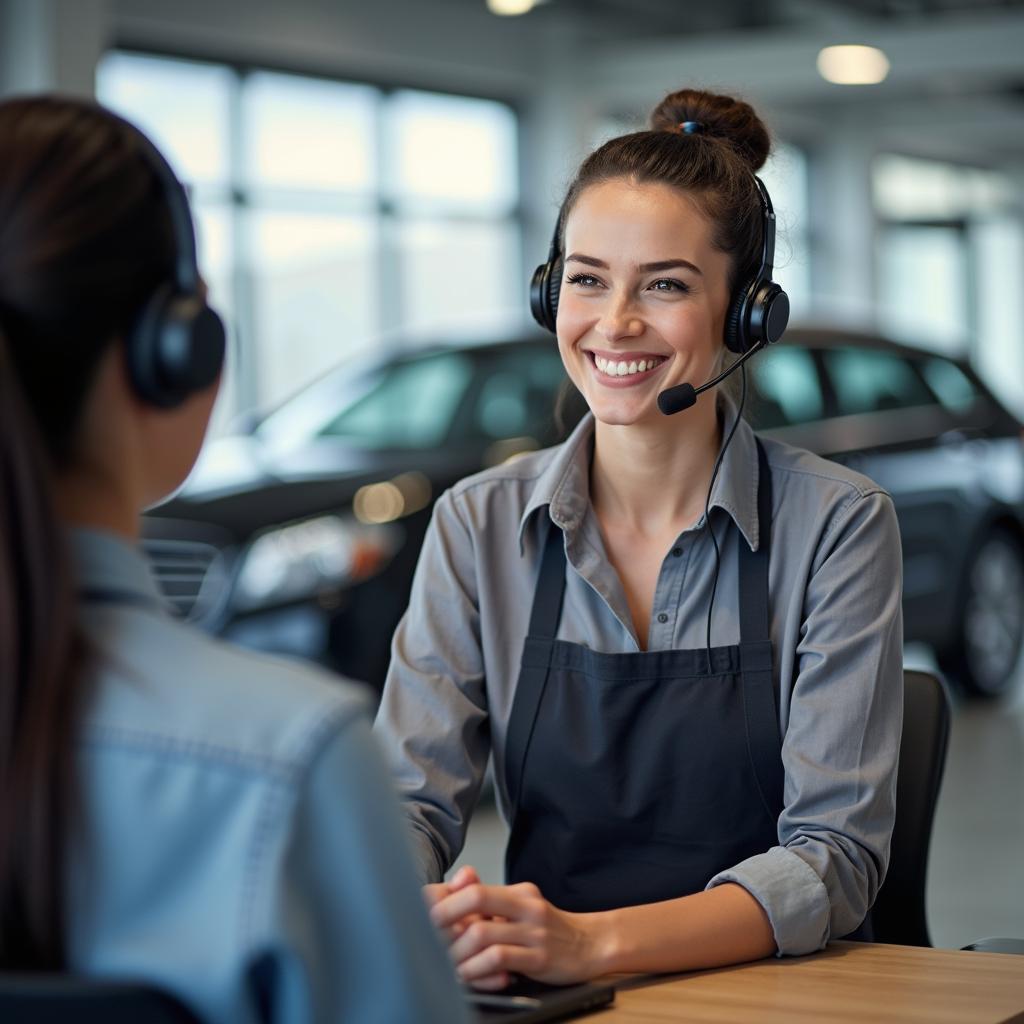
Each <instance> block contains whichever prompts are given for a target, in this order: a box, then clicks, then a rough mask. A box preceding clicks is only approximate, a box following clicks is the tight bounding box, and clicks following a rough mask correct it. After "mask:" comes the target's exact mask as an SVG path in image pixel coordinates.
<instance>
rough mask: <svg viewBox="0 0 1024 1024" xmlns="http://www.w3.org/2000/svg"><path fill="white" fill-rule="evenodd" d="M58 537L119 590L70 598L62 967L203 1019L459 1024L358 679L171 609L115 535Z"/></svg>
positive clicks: (459, 1008) (103, 585) (461, 1016)
mask: <svg viewBox="0 0 1024 1024" xmlns="http://www.w3.org/2000/svg"><path fill="white" fill-rule="evenodd" d="M72 543H73V551H74V555H75V558H76V563H77V571H78V583H79V586H80V587H81V588H82V590H83V593H85V594H88V592H89V591H94V590H99V591H105V592H113V593H116V594H117V595H119V598H118V600H116V601H114V602H110V601H96V600H90V599H89V598H88V597H85V598H84V599H83V603H82V606H81V623H82V626H83V628H84V631H85V634H86V636H87V638H88V640H89V642H90V643H91V645H92V648H93V658H94V661H93V663H92V665H91V669H90V677H91V679H92V680H93V685H92V691H91V694H90V698H89V702H88V706H87V709H86V712H85V720H84V724H83V728H82V730H81V739H80V752H79V761H78V766H79V770H78V776H77V783H78V786H79V799H80V809H81V813H80V820H79V823H78V825H77V827H76V828H75V829H74V831H73V832H72V835H71V837H70V850H69V854H70V857H69V860H70V864H69V880H68V885H69V888H68V918H69V951H68V956H69V963H70V966H71V968H72V969H73V970H75V971H79V972H83V973H86V974H92V975H106V976H111V975H115V976H118V977H135V978H141V979H146V980H148V981H151V982H153V983H155V984H157V985H159V986H161V987H163V988H164V989H166V990H168V991H170V992H172V993H174V994H175V995H177V996H178V997H179V998H180V999H182V1000H183V1001H184V1002H185V1003H186V1004H187V1005H189V1006H190V1007H191V1008H192V1010H193V1011H194V1012H195V1013H196V1014H197V1015H198V1016H199V1017H200V1019H202V1020H204V1021H208V1022H211V1024H213V1022H218V1024H219V1022H225V1024H248V1022H255V1021H274V1022H277V1021H281V1022H296V1024H298V1022H307V1021H309V1022H313V1021H316V1022H323V1024H327V1022H331V1024H341V1022H358V1024H372V1022H381V1024H383V1022H394V1024H399V1022H403V1024H404V1022H420V1021H438V1022H442V1021H443V1022H445V1024H450V1022H460V1021H465V1020H466V1019H467V1017H466V1011H465V1009H464V1007H463V1001H462V999H461V996H460V994H459V990H458V986H457V984H456V982H455V979H454V974H453V971H452V967H451V965H450V963H449V960H448V957H447V955H446V953H445V951H444V949H443V948H442V945H441V943H440V941H439V938H438V936H437V935H436V934H435V930H434V928H433V927H432V925H431V924H430V922H429V920H428V918H427V914H426V909H425V906H424V902H423V897H422V895H421V893H420V890H419V887H418V885H417V881H416V879H415V877H414V871H413V865H412V859H411V855H410V851H409V849H408V847H407V841H406V838H405V836H404V835H403V834H402V829H401V826H400V824H399V815H398V808H397V802H396V800H395V797H394V796H393V794H392V791H391V788H390V786H389V783H388V779H387V775H386V769H385V768H384V765H383V763H382V760H381V758H380V756H379V754H378V752H377V750H376V748H375V746H374V743H373V741H372V737H371V735H370V727H369V718H368V713H367V708H366V707H365V705H364V702H363V700H362V699H361V696H360V694H359V693H358V692H357V690H356V688H355V687H354V686H352V685H351V684H350V683H347V682H345V681H343V680H340V679H338V678H335V677H332V676H330V675H328V674H326V673H322V672H320V671H318V670H315V669H313V668H312V667H307V666H305V665H301V664H298V663H293V662H289V661H285V660H278V659H273V658H269V657H266V656H264V655H256V654H251V653H247V652H244V651H241V650H238V649H235V648H233V647H230V646H227V645H225V644H222V643H219V642H217V641H215V640H213V639H211V638H209V637H207V636H205V635H203V634H201V633H199V632H198V631H195V630H193V629H191V628H189V627H188V626H186V625H184V624H182V623H180V622H178V621H176V620H175V619H174V618H173V617H172V616H171V615H170V614H169V612H168V611H167V610H166V609H165V608H164V606H163V603H162V600H161V597H160V594H159V591H158V590H157V588H156V585H155V583H154V581H153V579H152V578H151V575H150V573H149V570H148V567H147V564H146V562H145V561H144V559H143V557H142V555H141V554H140V553H139V551H137V550H136V549H135V548H133V547H132V546H130V545H129V544H127V543H125V542H124V541H122V540H119V539H118V538H116V537H114V536H112V535H109V534H101V533H94V532H88V531H75V533H74V534H73V537H72ZM122 598H123V600H122Z"/></svg>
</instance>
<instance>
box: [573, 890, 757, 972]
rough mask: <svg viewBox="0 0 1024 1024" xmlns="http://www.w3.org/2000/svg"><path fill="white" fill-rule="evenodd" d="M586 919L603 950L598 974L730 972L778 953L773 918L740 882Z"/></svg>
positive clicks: (599, 953) (587, 916)
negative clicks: (733, 967) (736, 966)
mask: <svg viewBox="0 0 1024 1024" xmlns="http://www.w3.org/2000/svg"><path fill="white" fill-rule="evenodd" d="M582 916H584V917H585V918H587V922H586V928H587V930H588V931H591V934H592V936H593V938H594V946H595V948H596V949H597V950H598V953H597V963H596V964H595V967H596V968H597V971H595V973H600V974H614V973H619V972H640V973H661V972H670V971H691V970H698V969H701V968H709V967H724V966H726V965H727V964H736V963H743V962H745V961H748V960H760V959H762V958H764V957H766V956H771V955H772V954H773V953H774V952H775V949H776V946H775V937H774V935H773V934H772V929H771V925H770V924H769V923H768V916H767V915H766V914H765V912H764V910H763V909H762V908H761V905H760V904H759V903H758V902H757V900H755V899H754V897H753V896H751V895H750V893H748V892H747V890H746V889H744V888H743V887H742V886H740V885H736V884H734V883H726V884H725V885H719V886H716V887H715V888H714V889H709V890H707V891H705V892H699V893H694V894H693V895H692V896H683V897H681V898H679V899H675V900H666V901H664V902H662V903H650V904H647V905H645V906H639V907H624V908H622V909H620V910H609V911H604V912H602V913H597V914H587V915H582Z"/></svg>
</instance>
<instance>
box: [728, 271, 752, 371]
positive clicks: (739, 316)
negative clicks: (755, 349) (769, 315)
mask: <svg viewBox="0 0 1024 1024" xmlns="http://www.w3.org/2000/svg"><path fill="white" fill-rule="evenodd" d="M749 300H750V284H749V283H748V284H747V285H745V286H744V287H743V289H742V290H741V291H739V292H737V293H736V298H735V299H734V300H733V303H732V306H730V307H729V314H728V316H726V318H725V347H726V348H727V349H728V350H729V351H730V352H736V353H737V354H738V355H742V354H743V353H744V352H746V350H747V348H748V347H749V339H748V338H747V336H746V335H747V332H746V330H745V329H744V322H743V321H744V318H745V314H746V311H747V308H748V306H749Z"/></svg>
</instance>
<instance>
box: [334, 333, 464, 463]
mask: <svg viewBox="0 0 1024 1024" xmlns="http://www.w3.org/2000/svg"><path fill="white" fill-rule="evenodd" d="M472 376H473V366H472V362H471V360H470V358H469V357H468V356H466V355H464V354H462V353H459V352H445V353H442V354H440V355H429V356H422V357H420V358H419V359H410V360H407V361H404V362H398V363H393V364H392V365H391V366H390V367H389V368H388V370H387V372H386V373H385V374H384V375H383V376H382V378H381V380H380V382H379V383H378V384H377V386H376V387H374V388H373V390H372V391H370V392H368V393H367V394H365V395H363V396H362V398H360V399H359V400H358V401H356V402H354V403H353V404H352V405H350V406H349V407H348V408H347V409H345V410H343V411H342V412H341V413H339V414H338V415H337V416H336V417H335V418H334V419H333V420H331V422H330V423H328V424H327V425H326V426H325V427H323V428H322V429H321V431H320V434H321V435H322V436H327V437H344V438H346V440H350V441H352V442H353V443H355V444H358V445H361V446H365V447H367V448H432V447H434V446H436V445H439V444H441V443H442V442H443V441H444V440H445V438H446V437H447V436H448V431H449V429H450V428H451V423H452V420H453V419H454V417H455V414H456V412H457V411H458V408H459V405H460V404H461V402H462V400H463V397H464V395H465V393H466V389H467V388H468V387H469V383H470V380H471V378H472Z"/></svg>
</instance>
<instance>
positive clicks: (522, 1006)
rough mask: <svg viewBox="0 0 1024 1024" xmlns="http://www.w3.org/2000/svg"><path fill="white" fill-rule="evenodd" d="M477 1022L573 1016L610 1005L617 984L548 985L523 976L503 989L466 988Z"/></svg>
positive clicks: (536, 1021)
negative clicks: (487, 990) (480, 989)
mask: <svg viewBox="0 0 1024 1024" xmlns="http://www.w3.org/2000/svg"><path fill="white" fill-rule="evenodd" d="M465 993H466V1000H467V1001H468V1002H469V1005H470V1006H471V1007H472V1009H473V1012H474V1013H475V1014H476V1021H477V1024H544V1022H546V1021H558V1020H569V1019H570V1018H572V1017H582V1016H584V1015H586V1014H588V1013H593V1012H594V1011H595V1010H600V1009H602V1008H604V1007H606V1006H610V1005H611V1004H612V1003H613V1002H614V1001H615V986H614V985H609V984H605V983H603V982H590V983H587V984H583V985H544V984H542V983H541V982H539V981H532V980H530V979H529V978H523V979H522V980H520V981H517V982H514V983H513V984H511V985H509V986H508V988H504V989H502V990H501V991H500V992H477V991H475V990H474V989H470V988H467V989H466V990H465Z"/></svg>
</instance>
